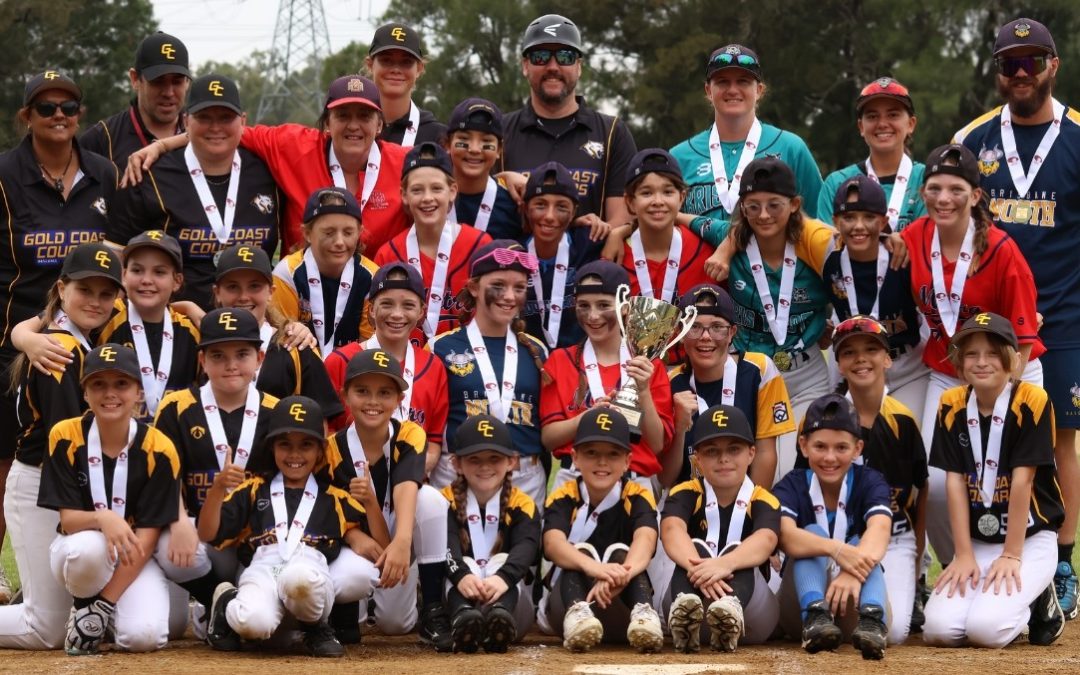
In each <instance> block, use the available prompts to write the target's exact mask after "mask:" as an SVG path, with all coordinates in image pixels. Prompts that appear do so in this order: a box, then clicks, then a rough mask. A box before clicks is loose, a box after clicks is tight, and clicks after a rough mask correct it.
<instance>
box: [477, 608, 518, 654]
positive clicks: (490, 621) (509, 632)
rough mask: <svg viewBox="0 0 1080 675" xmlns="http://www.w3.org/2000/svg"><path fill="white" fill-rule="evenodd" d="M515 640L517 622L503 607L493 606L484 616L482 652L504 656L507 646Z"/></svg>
mask: <svg viewBox="0 0 1080 675" xmlns="http://www.w3.org/2000/svg"><path fill="white" fill-rule="evenodd" d="M515 638H517V622H515V621H514V615H513V614H511V613H510V611H509V610H507V609H506V608H505V607H501V606H499V605H494V606H492V607H491V608H489V609H488V611H487V612H486V613H485V614H484V651H485V652H487V653H489V654H505V653H506V648H507V646H508V645H509V644H510V643H511V642H513V641H514V639H515Z"/></svg>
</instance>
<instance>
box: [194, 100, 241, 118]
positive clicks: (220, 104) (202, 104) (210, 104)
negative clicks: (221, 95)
mask: <svg viewBox="0 0 1080 675" xmlns="http://www.w3.org/2000/svg"><path fill="white" fill-rule="evenodd" d="M207 108H227V109H229V110H231V111H233V112H234V113H236V114H237V115H243V114H244V111H243V110H241V109H240V106H238V105H236V104H233V103H229V102H228V101H199V102H198V103H196V104H195V105H192V106H189V107H188V108H187V112H188V114H194V113H197V112H199V111H201V110H206V109H207Z"/></svg>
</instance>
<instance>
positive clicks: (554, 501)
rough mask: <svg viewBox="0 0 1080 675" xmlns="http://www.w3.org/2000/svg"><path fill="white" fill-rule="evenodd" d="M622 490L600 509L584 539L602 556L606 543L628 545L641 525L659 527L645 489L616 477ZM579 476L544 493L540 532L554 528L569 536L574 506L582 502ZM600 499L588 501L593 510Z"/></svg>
mask: <svg viewBox="0 0 1080 675" xmlns="http://www.w3.org/2000/svg"><path fill="white" fill-rule="evenodd" d="M620 481H621V483H622V492H621V494H620V497H621V498H620V499H619V501H618V502H616V504H615V505H614V506H612V507H611V508H610V509H607V510H605V511H601V512H600V513H599V514H598V515H596V516H595V518H596V529H595V530H593V533H592V534H591V535H589V537H588V539H586V540H585V541H587V542H588V543H590V544H592V545H593V546H594V547H595V548H596V550H597V551H599V552H600V554H601V555H603V553H604V551H606V550H607V548H608V546H611V545H612V544H626V545H627V546H629V545H630V544H632V543H633V541H634V533H635V532H636V531H637V530H638V528H641V527H647V528H649V529H651V530H657V531H658V530H659V528H658V526H657V518H656V500H655V499H653V495H652V492H651V491H650V490H649V489H648V488H644V487H642V486H641V485H638V484H637V483H635V482H634V481H632V480H630V479H629V478H628V477H626V476H623V477H622V478H621V479H620ZM585 489H586V487H585V484H584V483H583V482H582V479H581V478H580V477H579V478H576V479H574V480H570V481H567V482H565V483H563V484H562V485H560V486H559V487H557V488H555V490H554V491H553V492H552V493H551V494H549V495H548V498H547V502H546V504H545V506H544V532H547V531H548V530H558V531H560V532H562V533H563V534H565V535H566V536H567V539H569V537H570V529H571V528H572V527H573V525H574V518H575V517H576V516H577V512H578V509H579V508H581V507H582V506H583V505H584V504H585V500H584V499H582V498H581V491H582V490H585ZM599 503H600V502H595V503H593V504H592V508H593V509H594V510H593V511H590V515H592V513H594V512H595V508H596V506H597V505H599ZM570 543H571V544H580V543H583V542H580V541H571V542H570Z"/></svg>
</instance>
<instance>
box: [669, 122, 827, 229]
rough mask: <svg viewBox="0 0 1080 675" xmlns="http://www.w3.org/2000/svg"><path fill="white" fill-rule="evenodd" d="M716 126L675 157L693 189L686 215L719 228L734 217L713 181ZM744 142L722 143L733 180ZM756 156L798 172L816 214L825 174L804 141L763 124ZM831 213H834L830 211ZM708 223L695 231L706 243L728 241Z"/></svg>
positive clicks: (680, 148)
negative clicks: (711, 144) (712, 148)
mask: <svg viewBox="0 0 1080 675" xmlns="http://www.w3.org/2000/svg"><path fill="white" fill-rule="evenodd" d="M711 133H712V127H711V126H710V127H709V128H707V129H705V130H704V131H702V132H700V133H698V134H697V135H695V136H691V137H690V138H688V139H686V140H685V141H683V142H682V143H679V144H678V145H676V146H675V147H673V148H672V149H671V154H672V156H674V157H675V160H676V161H677V162H678V163H679V168H680V169H682V175H683V180H684V181H686V184H687V186H688V187H689V192H688V193H687V195H686V200H685V201H684V202H683V205H682V212H683V213H688V214H690V215H694V216H708V217H709V218H711V219H712V220H713V223H714V224H715V225H719V224H722V223H723V224H726V223H727V222H728V221H729V220H730V219H731V215H730V214H729V213H728V212H727V211H726V210H725V209H724V207H723V205H721V204H720V195H719V194H717V192H716V183H715V182H714V181H713V169H712V158H711V156H710V153H709V135H710V134H711ZM744 145H745V142H744V141H737V142H721V143H720V146H721V150H722V152H723V156H724V172H725V173H726V174H727V178H728V179H729V180H730V179H731V177H732V175H733V174H734V173H735V168H736V167H737V166H738V164H739V158H740V157H741V156H742V150H743V146H744ZM754 157H777V158H779V159H781V160H783V161H784V163H785V164H787V165H788V166H789V167H791V170H792V171H794V172H795V184H796V185H797V186H798V189H799V195H800V196H801V197H802V200H803V209H804V210H806V212H807V213H809V214H810V215H816V214H815V213H814V212H815V210H816V209H817V203H818V193H819V192H820V191H821V172H820V171H819V170H818V165H817V162H815V161H814V157H813V155H811V154H810V149H809V148H807V147H806V143H805V142H804V141H803V139H801V138H799V137H798V136H796V135H795V134H793V133H791V132H790V131H782V130H780V129H778V128H776V127H774V126H773V125H771V124H765V123H764V122H762V123H761V140H760V141H759V142H758V146H757V150H756V151H755V152H754ZM830 212H831V210H830ZM706 224H708V221H706V220H698V221H696V223H695V224H693V225H691V229H693V230H694V232H696V233H697V234H699V235H701V237H702V238H703V239H705V241H707V242H709V244H711V245H713V246H718V245H719V244H720V242H721V241H723V240H724V235H726V232H727V230H726V229H724V230H723V232H724V235H721V234H720V229H719V228H717V227H713V228H708V229H705V228H704V227H703V226H704V225H706Z"/></svg>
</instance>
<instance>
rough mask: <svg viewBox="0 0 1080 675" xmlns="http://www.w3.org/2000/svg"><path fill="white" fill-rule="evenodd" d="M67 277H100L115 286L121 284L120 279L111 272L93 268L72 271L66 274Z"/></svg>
mask: <svg viewBox="0 0 1080 675" xmlns="http://www.w3.org/2000/svg"><path fill="white" fill-rule="evenodd" d="M67 277H68V279H92V278H93V277H101V278H102V279H108V280H109V281H111V282H113V283H114V284H116V285H117V286H123V284H122V283H121V282H120V280H119V279H117V278H116V277H114V276H112V275H111V274H106V273H104V272H95V271H94V270H82V271H79V272H72V273H71V274H69V275H67Z"/></svg>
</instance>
